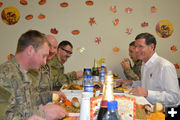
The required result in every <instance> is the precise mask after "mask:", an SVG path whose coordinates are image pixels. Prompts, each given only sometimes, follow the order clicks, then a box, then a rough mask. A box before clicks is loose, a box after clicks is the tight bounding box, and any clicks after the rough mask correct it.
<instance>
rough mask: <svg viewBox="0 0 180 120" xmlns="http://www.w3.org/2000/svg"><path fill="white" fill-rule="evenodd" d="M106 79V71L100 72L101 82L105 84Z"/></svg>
mask: <svg viewBox="0 0 180 120" xmlns="http://www.w3.org/2000/svg"><path fill="white" fill-rule="evenodd" d="M104 79H105V72H100V80H99V81H100V82H101V83H102V84H104Z"/></svg>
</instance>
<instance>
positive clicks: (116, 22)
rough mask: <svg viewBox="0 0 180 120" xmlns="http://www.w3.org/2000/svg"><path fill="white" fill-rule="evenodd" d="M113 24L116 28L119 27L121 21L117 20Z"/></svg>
mask: <svg viewBox="0 0 180 120" xmlns="http://www.w3.org/2000/svg"><path fill="white" fill-rule="evenodd" d="M113 24H114V26H117V25H118V24H119V19H118V18H116V19H115V20H114V22H113Z"/></svg>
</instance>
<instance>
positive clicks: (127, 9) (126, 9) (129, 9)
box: [125, 7, 133, 13]
mask: <svg viewBox="0 0 180 120" xmlns="http://www.w3.org/2000/svg"><path fill="white" fill-rule="evenodd" d="M132 11H133V9H132V8H129V7H128V8H125V12H126V13H132Z"/></svg>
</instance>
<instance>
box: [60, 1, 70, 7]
mask: <svg viewBox="0 0 180 120" xmlns="http://www.w3.org/2000/svg"><path fill="white" fill-rule="evenodd" d="M68 5H69V4H68V3H67V2H63V3H60V6H61V7H67V6H68Z"/></svg>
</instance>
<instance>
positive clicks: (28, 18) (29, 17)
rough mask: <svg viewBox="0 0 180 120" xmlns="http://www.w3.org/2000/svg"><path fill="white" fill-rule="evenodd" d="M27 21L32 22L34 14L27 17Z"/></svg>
mask: <svg viewBox="0 0 180 120" xmlns="http://www.w3.org/2000/svg"><path fill="white" fill-rule="evenodd" d="M25 19H26V20H31V19H33V15H32V14H30V15H27V16H26V17H25Z"/></svg>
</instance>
